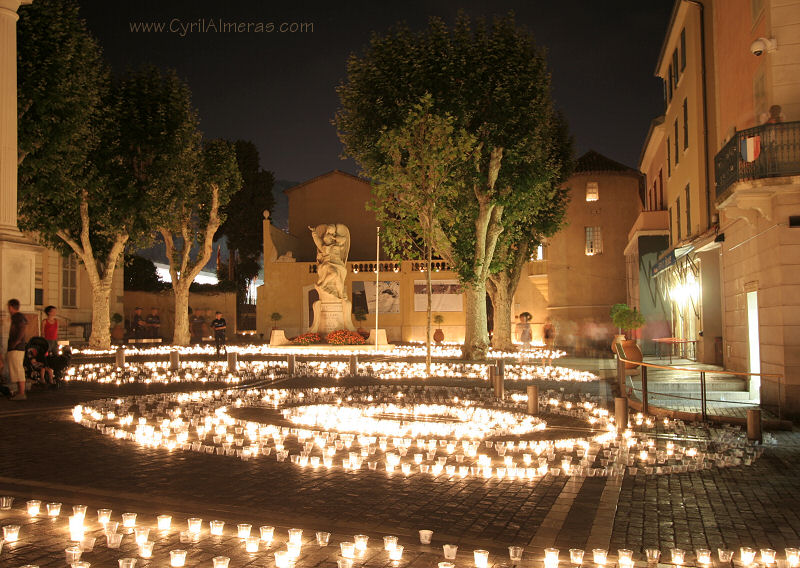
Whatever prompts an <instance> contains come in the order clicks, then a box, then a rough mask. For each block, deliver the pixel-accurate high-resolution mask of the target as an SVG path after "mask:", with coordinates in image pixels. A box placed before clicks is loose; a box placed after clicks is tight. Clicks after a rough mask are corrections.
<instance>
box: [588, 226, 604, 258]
mask: <svg viewBox="0 0 800 568" xmlns="http://www.w3.org/2000/svg"><path fill="white" fill-rule="evenodd" d="M601 252H603V237H602V235H601V234H600V227H586V255H587V256H593V255H595V254H600V253H601Z"/></svg>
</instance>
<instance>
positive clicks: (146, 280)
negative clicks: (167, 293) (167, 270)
mask: <svg viewBox="0 0 800 568" xmlns="http://www.w3.org/2000/svg"><path fill="white" fill-rule="evenodd" d="M167 287H168V284H167V283H166V282H164V281H162V280H161V278H159V276H158V272H157V271H156V265H155V264H153V261H151V260H150V259H147V258H144V257H142V256H139V255H137V254H126V255H125V290H143V291H145V292H158V291H160V290H164V289H166V288H167Z"/></svg>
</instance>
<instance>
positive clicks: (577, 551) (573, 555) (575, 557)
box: [569, 548, 584, 566]
mask: <svg viewBox="0 0 800 568" xmlns="http://www.w3.org/2000/svg"><path fill="white" fill-rule="evenodd" d="M583 554H584V553H583V549H582V548H570V549H569V561H570V563H572V564H574V565H575V566H580V565H581V564H583Z"/></svg>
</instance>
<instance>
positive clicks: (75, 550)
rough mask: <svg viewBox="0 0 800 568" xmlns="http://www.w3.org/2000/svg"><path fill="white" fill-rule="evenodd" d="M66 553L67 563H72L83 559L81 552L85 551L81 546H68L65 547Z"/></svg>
mask: <svg viewBox="0 0 800 568" xmlns="http://www.w3.org/2000/svg"><path fill="white" fill-rule="evenodd" d="M64 553H65V554H66V557H67V564H72V563H73V562H78V561H79V560H80V559H81V554H83V551H82V550H81V547H80V546H77V545H76V546H68V547H67V548H65V549H64Z"/></svg>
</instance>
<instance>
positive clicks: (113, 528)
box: [103, 521, 119, 535]
mask: <svg viewBox="0 0 800 568" xmlns="http://www.w3.org/2000/svg"><path fill="white" fill-rule="evenodd" d="M118 528H119V523H118V522H116V521H108V522H107V523H106V524H105V527H104V528H103V533H104V534H106V535H108V534H114V533H115V532H117V529H118Z"/></svg>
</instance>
